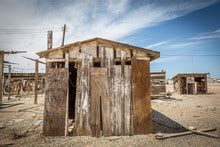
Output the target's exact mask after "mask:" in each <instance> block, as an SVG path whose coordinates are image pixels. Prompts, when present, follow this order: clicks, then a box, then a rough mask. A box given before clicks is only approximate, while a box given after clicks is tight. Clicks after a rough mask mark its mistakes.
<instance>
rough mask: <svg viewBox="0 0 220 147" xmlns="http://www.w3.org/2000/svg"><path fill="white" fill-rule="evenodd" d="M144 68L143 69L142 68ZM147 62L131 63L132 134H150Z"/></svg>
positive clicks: (150, 120)
mask: <svg viewBox="0 0 220 147" xmlns="http://www.w3.org/2000/svg"><path fill="white" fill-rule="evenodd" d="M143 67H144V68H143ZM149 71H150V66H149V61H146V60H134V61H133V62H132V99H133V133H134V134H147V133H152V114H151V113H152V110H151V98H150V73H149Z"/></svg>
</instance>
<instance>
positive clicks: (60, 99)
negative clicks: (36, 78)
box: [43, 68, 68, 136]
mask: <svg viewBox="0 0 220 147" xmlns="http://www.w3.org/2000/svg"><path fill="white" fill-rule="evenodd" d="M67 72H68V70H67V69H65V68H56V69H55V68H51V69H48V76H47V82H46V91H45V109H44V123H43V134H44V135H45V136H64V135H65V131H66V130H65V126H66V125H67V124H66V123H65V120H66V118H65V117H66V115H65V114H66V98H67V88H68V87H67V85H68V74H67Z"/></svg>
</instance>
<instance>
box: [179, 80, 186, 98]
mask: <svg viewBox="0 0 220 147" xmlns="http://www.w3.org/2000/svg"><path fill="white" fill-rule="evenodd" d="M180 88H181V89H180V90H181V94H187V88H186V78H185V77H181V83H180Z"/></svg>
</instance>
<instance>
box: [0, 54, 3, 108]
mask: <svg viewBox="0 0 220 147" xmlns="http://www.w3.org/2000/svg"><path fill="white" fill-rule="evenodd" d="M3 63H4V52H3V51H0V105H1V104H2V91H3V83H2V82H3V81H2V79H3Z"/></svg>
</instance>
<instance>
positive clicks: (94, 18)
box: [0, 0, 215, 68]
mask: <svg viewBox="0 0 220 147" xmlns="http://www.w3.org/2000/svg"><path fill="white" fill-rule="evenodd" d="M56 3H58V4H56ZM213 3H215V1H202V2H199V3H198V2H193V3H192V2H178V3H177V2H176V3H173V2H170V3H168V4H164V5H160V3H147V4H144V5H141V6H139V7H132V5H131V1H129V0H120V1H118V0H117V1H112V0H108V1H106V2H105V1H102V0H93V1H92V0H91V1H89V0H86V1H78V0H74V1H70V0H66V1H52V0H51V1H37V0H36V1H34V0H33V1H30V0H23V1H22V2H21V1H18V0H10V1H8V0H1V5H0V20H1V22H0V29H1V28H5V29H7V28H8V29H11V28H15V29H19V28H20V29H25V30H21V31H17V30H16V31H17V33H21V32H25V33H27V34H10V35H9V34H1V33H0V40H1V43H0V48H2V49H5V50H11V49H14V50H21V49H22V50H23V49H25V50H27V51H28V56H30V57H33V58H37V56H36V55H35V53H36V52H39V51H41V50H45V49H46V46H47V44H46V43H47V34H46V32H47V29H48V28H56V30H58V29H57V27H61V26H63V24H64V23H65V24H67V27H68V28H69V29H68V32H67V34H66V41H65V42H66V43H71V42H74V41H77V40H82V39H88V38H90V37H95V36H99V37H104V38H108V39H113V40H118V39H120V38H123V37H125V36H128V35H130V34H132V33H134V32H136V31H138V30H140V29H142V28H147V27H151V26H154V25H158V24H159V23H161V22H164V21H167V20H171V19H175V18H178V17H181V16H184V15H186V14H188V13H191V12H193V11H195V10H198V9H201V8H204V7H207V6H209V5H211V4H213ZM28 28H29V29H32V28H45V29H41V30H39V29H35V30H34V31H39V32H41V33H34V34H29V33H30V32H33V30H26V29H28ZM58 31H61V28H60V29H59V30H58ZM0 32H2V30H0ZM42 32H43V33H42ZM13 33H14V32H13ZM53 37H54V38H53V42H54V45H53V46H54V47H57V46H60V44H61V37H62V33H61V32H54V34H53ZM163 43H165V42H163ZM159 45H161V44H159ZM7 59H8V60H11V61H13V62H18V63H20V65H19V66H21V65H23V67H24V66H25V68H31V67H33V63H30V64H28V65H27V64H26V62H27V60H25V59H23V58H21V57H20V56H19V55H16V56H8V57H7Z"/></svg>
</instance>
